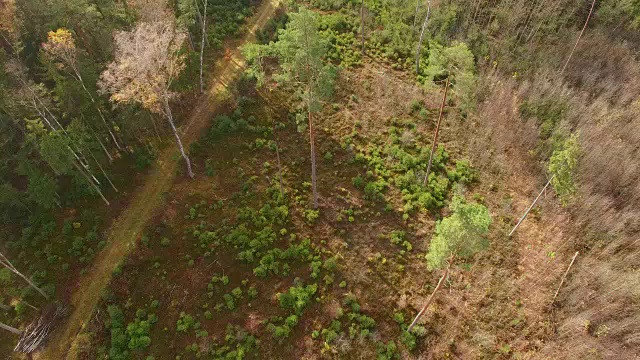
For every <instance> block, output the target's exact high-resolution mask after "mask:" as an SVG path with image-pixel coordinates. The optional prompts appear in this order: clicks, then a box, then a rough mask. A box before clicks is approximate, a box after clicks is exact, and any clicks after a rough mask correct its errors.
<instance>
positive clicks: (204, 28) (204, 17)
mask: <svg viewBox="0 0 640 360" xmlns="http://www.w3.org/2000/svg"><path fill="white" fill-rule="evenodd" d="M208 2H209V0H204V11H203V13H202V41H201V42H200V94H204V76H203V71H202V67H203V64H204V40H205V38H206V37H207V36H206V35H207V3H208Z"/></svg>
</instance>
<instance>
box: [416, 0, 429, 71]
mask: <svg viewBox="0 0 640 360" xmlns="http://www.w3.org/2000/svg"><path fill="white" fill-rule="evenodd" d="M430 14H431V2H429V1H427V16H426V17H425V18H424V22H423V23H422V30H421V31H420V40H418V47H417V48H416V75H417V74H419V73H420V55H421V54H420V51H421V50H422V41H423V40H424V31H425V29H426V28H427V23H428V22H429V15H430Z"/></svg>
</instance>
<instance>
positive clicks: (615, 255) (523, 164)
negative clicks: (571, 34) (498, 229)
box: [459, 34, 640, 359]
mask: <svg viewBox="0 0 640 360" xmlns="http://www.w3.org/2000/svg"><path fill="white" fill-rule="evenodd" d="M573 59H574V60H575V61H574V60H572V64H571V65H570V67H569V68H568V71H567V72H566V74H565V76H566V78H565V80H566V82H565V83H564V84H562V85H559V84H558V81H557V79H555V78H554V77H555V76H556V74H555V73H540V74H537V76H535V77H534V78H533V80H531V81H519V80H516V79H513V78H511V77H509V78H507V77H504V76H501V75H499V74H496V73H490V74H487V75H486V76H484V84H483V88H484V89H485V91H486V93H487V96H486V99H487V101H486V102H484V103H481V104H479V106H478V109H477V112H476V115H475V116H474V117H472V118H471V119H470V121H471V124H470V125H471V126H464V127H460V129H459V131H460V132H459V134H460V136H461V137H464V136H465V134H466V136H467V137H468V138H470V141H469V143H468V144H469V145H468V146H469V153H470V154H471V155H472V157H473V161H474V162H475V164H476V165H478V166H480V167H481V168H482V169H483V173H485V175H486V174H493V175H494V176H496V177H498V178H500V177H503V179H505V180H506V184H505V186H506V187H507V188H509V189H508V192H510V193H511V195H512V196H511V199H512V201H511V202H510V203H509V206H506V207H507V208H509V207H511V208H512V209H513V212H512V216H514V217H515V216H519V215H520V214H521V212H522V210H524V208H526V206H528V201H531V200H532V199H533V197H534V196H535V194H536V193H537V191H539V189H541V188H542V185H544V182H545V172H544V171H545V163H544V160H543V159H537V158H536V157H535V156H534V154H533V152H532V153H530V150H534V149H535V148H536V146H537V144H538V129H537V127H536V124H535V123H533V122H532V121H531V120H529V121H527V120H523V119H521V118H520V116H519V114H518V107H519V104H520V103H521V102H522V101H523V100H524V99H530V98H560V99H564V100H565V101H566V103H567V104H568V112H567V116H566V119H565V120H564V121H563V122H562V123H561V124H559V126H560V127H561V128H562V129H564V130H565V131H567V132H569V131H570V132H579V134H580V143H581V147H582V151H583V153H582V156H581V158H580V161H579V169H578V173H577V182H578V194H577V196H576V197H575V199H574V200H573V202H572V203H571V204H570V205H569V206H568V207H567V208H565V209H563V208H561V207H560V206H558V204H557V201H554V200H553V199H551V198H547V199H546V200H543V202H542V204H541V205H540V208H541V209H542V211H541V215H540V219H539V220H536V219H535V216H534V217H530V218H529V219H527V221H526V222H525V223H524V225H523V226H522V227H521V228H520V229H519V230H518V232H517V235H516V237H515V239H516V240H517V241H518V243H519V256H518V257H519V265H518V268H519V271H520V272H521V277H520V278H519V279H518V280H517V282H518V284H519V285H518V286H519V287H520V292H521V296H522V299H523V301H524V302H525V306H524V309H525V315H526V317H527V318H528V319H529V321H528V322H529V324H531V323H532V322H535V321H543V322H549V323H550V325H553V331H549V332H543V333H542V339H543V340H544V343H539V344H538V346H537V349H536V350H535V351H532V352H528V355H529V356H531V357H533V358H540V359H550V358H554V359H576V358H586V359H592V358H593V359H603V358H604V359H635V358H637V356H639V355H640V354H639V352H638V349H639V348H640V337H639V336H638V334H639V333H640V311H639V310H638V309H639V307H638V305H639V303H640V296H639V295H640V294H639V291H638V288H639V284H640V275H639V274H638V269H639V268H640V256H639V255H640V240H638V233H640V207H638V204H640V195H639V194H640V181H639V180H638V179H640V152H639V151H638V150H639V149H638V144H640V120H639V119H640V102H639V101H638V100H637V94H638V93H639V92H640V83H638V82H637V78H638V75H640V64H638V62H637V61H636V60H635V59H634V56H633V52H632V51H631V50H630V49H627V48H625V46H624V45H620V44H616V43H612V42H611V41H610V39H607V38H605V37H603V36H600V35H597V34H595V35H591V36H587V37H585V38H584V39H583V42H582V43H581V46H580V47H579V48H578V50H577V51H576V53H575V54H574V57H573ZM523 194H524V195H526V194H528V196H524V197H522V195H523ZM505 210H507V209H505ZM576 250H579V251H580V252H581V254H580V255H579V257H578V259H577V261H576V263H575V265H574V266H573V268H572V270H571V273H570V274H569V277H568V279H567V282H566V283H565V286H564V288H563V289H562V291H560V295H559V297H558V301H557V304H556V305H555V307H552V306H551V298H552V296H553V293H554V292H555V288H556V287H557V286H558V283H559V281H560V277H561V276H562V273H563V272H564V270H565V269H566V266H567V265H568V263H569V261H570V258H571V256H572V255H573V253H574V252H575V251H576ZM550 252H555V254H551V255H553V258H552V257H551V256H549V255H550ZM481 335H482V333H480V335H478V336H480V337H482V336H481ZM516 338H518V337H516ZM489 340H491V339H489V338H486V339H484V341H489Z"/></svg>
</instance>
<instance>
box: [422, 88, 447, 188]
mask: <svg viewBox="0 0 640 360" xmlns="http://www.w3.org/2000/svg"><path fill="white" fill-rule="evenodd" d="M447 90H449V78H448V77H447V83H446V84H445V85H444V95H442V104H440V114H439V115H438V123H437V124H436V133H435V135H434V136H433V145H431V154H429V164H428V165H427V172H426V173H425V174H424V181H423V182H422V184H423V185H427V179H428V178H429V172H430V171H431V165H432V164H433V154H434V153H435V152H436V145H437V144H438V132H440V122H441V121H442V112H443V111H444V104H445V102H446V100H447Z"/></svg>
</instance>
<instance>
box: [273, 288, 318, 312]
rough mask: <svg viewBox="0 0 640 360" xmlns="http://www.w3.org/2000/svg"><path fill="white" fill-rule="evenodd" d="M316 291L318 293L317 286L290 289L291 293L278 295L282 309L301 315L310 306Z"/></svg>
mask: <svg viewBox="0 0 640 360" xmlns="http://www.w3.org/2000/svg"><path fill="white" fill-rule="evenodd" d="M316 291H318V285H317V284H311V285H307V286H303V285H299V286H293V287H290V288H289V291H287V292H285V293H280V294H279V295H278V301H279V302H280V307H282V308H283V309H290V310H293V311H295V313H296V314H301V313H302V310H304V308H305V307H306V306H307V305H308V304H309V302H310V301H311V299H312V297H313V295H315V293H316Z"/></svg>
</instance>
